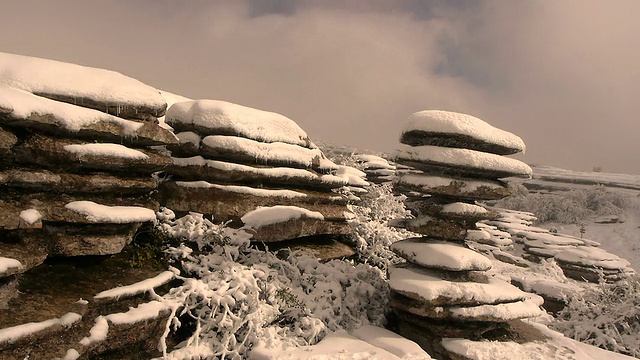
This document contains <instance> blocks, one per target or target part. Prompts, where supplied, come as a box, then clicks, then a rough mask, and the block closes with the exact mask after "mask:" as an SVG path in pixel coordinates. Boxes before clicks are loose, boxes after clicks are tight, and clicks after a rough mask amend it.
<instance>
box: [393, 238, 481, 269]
mask: <svg viewBox="0 0 640 360" xmlns="http://www.w3.org/2000/svg"><path fill="white" fill-rule="evenodd" d="M390 249H391V250H392V251H393V252H395V253H396V254H397V255H398V256H400V257H402V258H404V259H406V260H407V261H408V262H410V263H413V264H416V265H419V266H422V267H425V268H431V269H439V270H447V271H486V270H489V269H491V261H490V260H489V259H487V258H486V257H485V256H484V255H481V254H479V253H477V252H475V251H473V250H471V249H468V248H467V247H465V246H463V245H461V244H454V243H451V242H444V241H433V240H430V239H428V238H409V239H404V240H400V241H396V242H395V243H393V244H391V246H390Z"/></svg>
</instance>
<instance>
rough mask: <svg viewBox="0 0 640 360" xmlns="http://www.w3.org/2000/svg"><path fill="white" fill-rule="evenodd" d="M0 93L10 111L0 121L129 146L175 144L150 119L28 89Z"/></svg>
mask: <svg viewBox="0 0 640 360" xmlns="http://www.w3.org/2000/svg"><path fill="white" fill-rule="evenodd" d="M0 96H2V97H3V101H5V102H9V103H10V104H11V105H12V107H13V111H12V112H11V113H9V114H1V113H0V124H2V125H3V126H7V127H15V128H23V129H30V130H35V131H38V132H44V133H47V134H50V135H54V136H60V137H68V138H79V139H85V140H90V141H95V140H99V141H103V142H118V143H120V142H122V143H124V144H126V145H132V146H150V145H166V144H173V143H177V142H178V139H177V138H176V137H175V135H173V133H172V132H170V131H169V130H166V129H164V128H162V127H160V126H159V125H157V124H155V123H151V122H143V123H140V122H136V121H132V120H125V119H122V118H119V117H116V116H113V115H109V114H105V113H102V112H100V111H96V110H92V109H86V108H82V107H79V106H75V105H71V104H66V103H61V102H58V101H53V100H49V99H46V98H42V97H39V96H36V95H33V94H31V93H29V92H26V91H23V90H19V89H14V88H9V87H6V86H0Z"/></svg>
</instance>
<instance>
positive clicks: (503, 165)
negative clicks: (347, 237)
mask: <svg viewBox="0 0 640 360" xmlns="http://www.w3.org/2000/svg"><path fill="white" fill-rule="evenodd" d="M400 141H401V142H402V143H403V144H406V145H409V147H406V148H404V149H402V150H398V151H397V153H396V154H395V161H396V162H397V163H398V164H401V165H406V166H411V167H413V168H414V169H417V170H419V172H415V171H413V172H407V173H405V174H403V175H400V176H398V178H397V179H396V180H395V182H394V183H395V186H396V189H398V190H401V191H403V192H404V193H405V194H407V196H408V197H407V200H406V206H407V208H408V209H409V210H411V212H412V214H413V215H414V216H415V217H414V218H410V219H399V220H398V221H396V225H397V226H399V227H404V228H406V229H407V230H410V231H413V232H417V233H419V234H423V235H424V236H423V237H419V238H411V239H406V240H402V241H399V242H396V243H394V244H393V245H392V250H393V251H394V252H396V253H397V254H398V255H399V256H401V257H403V258H404V259H406V263H405V264H402V265H399V266H396V267H394V268H392V269H391V270H390V274H389V277H390V281H389V285H390V288H391V306H392V307H393V309H394V311H395V313H396V314H397V315H398V317H399V319H400V331H401V333H402V334H403V335H404V336H406V337H408V338H411V339H414V340H416V341H418V342H419V343H421V345H423V346H424V347H425V348H427V351H433V352H434V353H441V352H442V351H443V349H442V348H441V346H440V345H439V344H440V342H439V341H440V339H441V338H442V337H462V338H473V339H477V338H486V337H490V334H492V333H494V334H495V333H496V332H500V331H506V330H505V329H507V325H506V324H507V322H508V321H511V320H515V319H520V318H527V317H532V316H537V315H539V314H540V308H539V306H540V304H541V302H540V299H539V298H536V297H532V296H531V295H530V294H527V293H524V292H522V291H521V290H520V289H518V288H516V287H514V286H512V285H511V284H509V283H507V282H505V281H503V280H500V279H497V278H492V277H489V276H487V275H486V274H485V273H484V272H486V271H487V270H489V269H490V268H491V261H490V260H489V259H487V258H486V257H484V256H483V255H481V254H479V253H477V252H475V251H473V250H471V249H469V248H468V247H467V246H466V245H465V239H466V238H467V236H468V232H469V231H470V230H472V232H471V234H472V236H474V237H481V236H479V235H482V234H483V233H482V231H481V230H479V229H477V228H476V222H478V221H481V220H488V219H492V218H495V217H496V216H497V214H496V213H494V212H492V211H489V210H487V209H485V208H484V207H482V206H479V205H477V204H476V201H481V200H497V199H501V198H504V197H506V196H508V195H509V194H510V191H509V189H508V188H507V186H506V184H505V183H503V182H501V181H499V180H498V179H500V178H503V177H510V176H529V175H530V174H531V169H530V168H529V166H527V165H526V164H524V163H522V162H520V161H518V160H515V159H512V158H507V157H504V156H503V155H509V154H514V153H517V152H520V151H524V148H525V146H524V143H523V142H522V140H521V139H520V138H519V137H517V136H515V135H513V134H511V133H508V132H506V131H503V130H499V129H496V128H494V127H492V126H490V125H489V124H487V123H486V122H484V121H482V120H480V119H477V118H475V117H472V116H468V115H463V114H457V113H451V112H444V111H422V112H418V113H415V114H413V115H412V116H411V117H410V118H409V121H408V123H407V125H406V126H405V128H404V130H403V132H402V136H401V139H400ZM471 234H470V235H471ZM445 356H446V355H445Z"/></svg>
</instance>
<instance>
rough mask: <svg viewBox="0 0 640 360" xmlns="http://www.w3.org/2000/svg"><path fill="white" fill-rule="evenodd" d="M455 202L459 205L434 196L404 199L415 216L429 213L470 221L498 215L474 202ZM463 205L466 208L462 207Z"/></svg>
mask: <svg viewBox="0 0 640 360" xmlns="http://www.w3.org/2000/svg"><path fill="white" fill-rule="evenodd" d="M457 204H459V205H460V206H456V205H454V203H451V202H448V201H446V200H444V199H442V198H436V197H431V198H429V199H420V200H415V199H413V200H412V199H407V201H405V206H406V208H407V209H408V210H410V211H411V212H412V213H413V214H414V215H415V216H421V215H429V216H433V217H436V218H439V219H444V220H464V221H472V222H478V221H481V220H488V219H494V218H496V217H497V216H498V213H496V212H494V211H490V210H486V209H484V208H481V207H480V206H477V205H475V204H466V205H465V204H462V203H457ZM465 207H467V208H468V209H464V208H465ZM483 210H484V211H483Z"/></svg>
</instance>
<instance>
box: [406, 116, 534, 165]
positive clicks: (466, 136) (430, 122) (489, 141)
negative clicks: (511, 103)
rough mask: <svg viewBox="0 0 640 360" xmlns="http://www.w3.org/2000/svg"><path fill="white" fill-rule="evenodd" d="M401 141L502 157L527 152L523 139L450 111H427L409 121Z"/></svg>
mask: <svg viewBox="0 0 640 360" xmlns="http://www.w3.org/2000/svg"><path fill="white" fill-rule="evenodd" d="M400 142H401V143H403V144H407V145H411V146H423V145H431V146H440V147H452V148H461V149H469V150H476V151H482V152H488V153H493V154H498V155H509V154H515V153H519V152H523V151H525V149H526V147H525V144H524V142H523V141H522V139H521V138H520V137H518V136H516V135H514V134H512V133H510V132H508V131H504V130H501V129H498V128H495V127H493V126H491V125H489V124H488V123H486V122H484V121H482V120H480V119H478V118H477V117H474V116H471V115H466V114H460V113H455V112H450V111H440V110H425V111H420V112H417V113H415V114H413V115H411V116H409V119H408V120H407V123H406V124H405V127H404V129H403V130H402V134H401V136H400Z"/></svg>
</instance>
